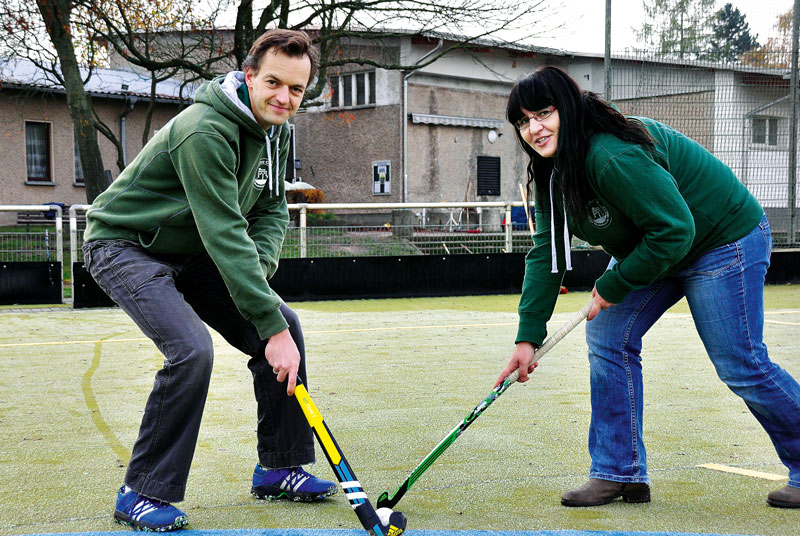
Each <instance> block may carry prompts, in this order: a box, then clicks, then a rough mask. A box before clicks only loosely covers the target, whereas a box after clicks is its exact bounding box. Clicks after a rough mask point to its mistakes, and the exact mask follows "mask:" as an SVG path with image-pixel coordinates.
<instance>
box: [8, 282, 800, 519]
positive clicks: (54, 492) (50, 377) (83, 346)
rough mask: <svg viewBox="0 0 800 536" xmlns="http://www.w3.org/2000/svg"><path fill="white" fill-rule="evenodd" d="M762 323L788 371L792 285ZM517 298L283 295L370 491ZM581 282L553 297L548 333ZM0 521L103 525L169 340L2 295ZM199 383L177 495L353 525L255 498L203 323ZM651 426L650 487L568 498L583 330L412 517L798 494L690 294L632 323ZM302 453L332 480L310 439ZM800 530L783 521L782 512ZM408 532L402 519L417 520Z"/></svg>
mask: <svg viewBox="0 0 800 536" xmlns="http://www.w3.org/2000/svg"><path fill="white" fill-rule="evenodd" d="M766 295H767V310H768V314H767V323H766V325H765V339H766V341H767V343H768V345H769V348H770V352H771V356H772V358H773V360H775V361H777V362H778V363H780V364H781V365H782V366H783V367H784V368H786V369H787V370H789V371H790V372H791V373H792V374H793V375H794V376H795V377H796V378H800V308H798V304H800V286H776V287H768V288H767V294H766ZM518 298H519V297H518V296H481V297H463V298H430V299H428V298H425V299H413V300H370V301H366V300H361V301H339V302H303V303H294V304H291V305H292V306H293V307H294V308H295V310H296V311H297V312H298V314H299V316H300V319H301V321H302V323H303V326H304V330H305V335H306V348H307V354H308V372H309V391H310V393H311V396H312V397H313V398H314V400H315V402H316V404H317V406H318V407H319V409H320V410H321V411H322V414H323V416H324V417H325V420H326V422H327V424H328V426H329V428H330V429H331V431H332V432H333V434H334V436H335V438H336V440H337V441H338V443H339V445H340V446H341V448H342V450H343V451H344V453H345V454H346V456H347V457H348V459H349V461H350V464H351V465H352V467H353V468H354V470H355V471H356V473H357V475H358V477H360V480H361V482H362V484H363V485H364V487H365V489H366V491H367V493H368V494H369V495H370V496H371V497H372V498H373V501H374V500H376V499H377V496H378V494H379V493H380V492H381V491H392V490H394V488H395V487H396V486H397V485H398V484H399V483H400V482H401V481H402V480H403V479H404V478H405V477H406V475H407V474H408V472H409V471H411V470H412V469H413V468H414V467H415V466H416V465H417V464H418V463H419V462H420V461H421V460H422V459H423V458H424V456H425V455H426V454H427V453H428V452H429V450H430V449H431V448H433V447H434V446H435V445H436V444H437V443H438V442H439V441H440V440H441V439H442V438H443V437H444V436H445V435H446V434H447V433H448V432H449V431H450V430H451V429H452V428H453V427H454V426H455V425H457V424H458V422H459V421H460V420H461V419H462V418H464V417H465V416H466V415H467V414H468V413H469V411H470V410H471V409H472V408H473V407H474V406H475V405H476V404H477V403H478V402H480V401H481V400H482V399H483V398H484V397H485V396H486V395H488V394H489V392H490V391H491V389H492V386H493V384H494V381H495V379H496V378H497V375H498V374H499V372H500V370H501V369H502V367H503V366H504V365H505V362H506V360H507V359H508V355H509V354H510V352H511V349H512V347H513V339H514V335H515V333H516V320H517V316H516V313H515V310H516V304H517V301H518ZM588 299H589V294H588V293H585V292H584V293H578V292H570V293H568V294H565V295H562V296H561V297H560V298H559V301H558V306H557V312H556V315H555V316H554V318H553V320H552V322H551V323H550V331H551V332H552V331H554V330H555V329H556V328H557V327H558V326H559V325H560V324H561V323H562V322H564V321H566V320H567V319H568V318H569V317H570V316H571V315H572V314H573V313H574V311H577V310H578V309H580V307H581V306H582V305H583V304H584V303H585V302H586V301H587V300H588ZM0 322H2V325H3V327H4V329H3V330H2V332H0V355H1V356H2V357H1V358H0V427H2V430H3V434H2V436H1V437H0V451H1V452H2V457H1V459H0V504H2V508H0V534H23V533H46V532H75V531H95V530H96V531H100V530H112V529H114V528H120V530H123V529H122V528H121V527H119V526H117V525H115V524H113V523H112V522H111V519H110V514H111V511H112V509H113V503H114V493H115V490H116V488H117V487H118V486H119V485H120V484H121V482H122V478H123V475H124V467H125V463H126V462H127V458H128V456H129V455H130V448H131V445H132V444H133V441H134V440H135V437H136V433H137V431H138V425H139V419H140V418H141V412H142V409H143V407H144V402H145V399H146V397H147V395H148V393H149V390H150V388H151V386H152V382H153V375H154V373H155V371H156V370H157V369H158V367H160V366H161V363H162V361H163V358H162V357H161V356H160V355H159V353H158V352H157V350H156V349H155V347H154V346H153V345H152V343H150V342H149V341H147V340H144V339H143V337H142V335H141V333H140V332H139V331H138V329H137V328H136V327H135V325H134V324H133V323H132V322H131V321H130V320H129V319H128V318H127V317H126V316H125V314H124V313H122V312H121V311H119V310H117V309H99V310H77V311H73V310H68V309H67V310H55V311H54V310H45V311H29V310H26V311H9V310H5V311H2V312H0ZM214 341H215V344H216V348H217V355H216V358H215V368H214V373H213V376H212V381H211V389H210V393H209V397H208V402H207V405H206V410H205V416H204V421H203V425H202V429H201V433H200V439H199V442H198V446H197V452H196V454H195V458H194V462H193V465H192V473H191V475H190V479H189V488H188V492H187V497H186V501H185V502H184V503H182V504H181V507H182V508H183V509H184V510H185V511H186V512H187V513H188V514H189V517H190V521H191V528H196V529H208V528H221V529H224V528H304V527H306V528H358V527H359V525H358V521H357V519H356V518H355V516H354V515H353V512H352V510H351V508H350V507H349V505H348V503H347V501H346V499H345V498H344V496H343V495H342V494H341V492H340V493H339V494H337V495H336V496H334V497H333V498H332V499H330V500H327V501H325V502H324V503H322V504H312V505H309V504H300V503H286V502H261V501H257V500H255V499H253V498H252V497H251V496H250V494H249V489H250V475H251V473H252V469H253V466H254V464H255V462H256V455H255V432H254V431H255V403H254V401H253V395H252V379H251V377H250V373H249V371H248V370H247V366H246V362H247V358H246V357H245V356H243V355H241V354H239V353H238V352H236V351H235V350H234V349H232V348H231V347H230V346H228V345H227V344H226V343H225V342H224V341H223V340H222V339H221V338H220V337H219V336H218V335H216V334H214ZM644 345H645V346H644V352H643V355H644V377H645V390H646V391H645V441H646V444H647V447H648V463H649V466H650V472H651V477H652V479H653V501H652V502H651V503H649V504H639V505H630V504H623V503H621V502H615V503H613V504H609V505H606V506H603V507H597V508H579V509H572V508H564V507H562V506H560V502H559V498H560V496H561V493H562V492H563V491H565V490H566V489H569V488H571V487H574V486H577V485H580V484H582V483H583V482H584V480H585V479H586V477H587V471H588V466H589V459H588V452H587V448H586V436H587V428H588V421H589V414H590V409H589V393H588V391H589V385H588V366H587V361H586V346H585V342H584V340H583V328H582V326H579V327H578V328H576V329H575V330H574V331H573V332H572V333H570V334H569V335H568V336H567V337H566V338H565V339H564V340H563V341H561V342H560V343H559V344H558V345H556V346H555V348H554V349H553V350H552V351H551V352H550V353H549V354H548V355H547V356H545V357H544V358H543V359H542V361H541V365H540V366H539V368H538V369H537V370H536V372H535V373H534V375H533V380H532V381H531V382H528V383H527V384H517V385H514V386H512V387H511V388H510V389H509V390H508V391H507V392H506V393H505V394H504V395H503V396H502V397H501V398H500V399H498V401H497V402H495V403H494V404H493V405H492V407H491V408H489V409H488V410H487V411H486V412H485V413H484V414H483V415H481V417H480V418H479V419H478V420H476V421H475V423H474V424H473V425H472V426H471V427H470V428H469V430H467V431H466V432H464V434H463V435H462V436H461V437H460V438H459V439H458V440H457V441H456V442H455V443H454V444H453V445H452V446H451V447H450V448H449V450H447V451H446V452H445V453H444V455H442V457H441V458H439V460H438V461H437V462H436V463H435V464H434V465H433V466H432V467H431V468H430V469H429V470H428V471H427V472H426V473H425V474H424V475H423V476H422V477H421V478H420V479H419V480H418V481H417V482H416V483H415V484H414V487H412V489H411V490H410V491H409V492H408V493H407V495H406V497H405V498H404V499H403V500H402V501H401V502H400V504H399V505H398V506H397V508H396V509H398V510H402V511H403V512H404V513H406V515H407V516H408V518H409V529H410V531H413V529H440V530H446V529H452V530H470V529H473V530H477V529H481V530H544V529H548V530H559V529H576V530H577V529H582V530H629V531H676V532H678V531H680V532H698V533H708V532H713V533H721V534H759V535H784V534H791V533H792V532H791V531H790V532H787V527H795V528H796V527H798V526H800V511H796V510H795V511H791V510H782V509H775V508H769V507H767V505H766V504H765V498H766V494H767V493H768V492H769V491H770V490H772V489H775V488H777V487H780V486H782V485H783V484H784V483H785V480H784V481H777V482H772V481H767V480H762V479H757V478H752V477H745V476H739V475H733V474H728V473H722V472H717V471H711V470H708V469H701V468H698V467H697V465H699V464H703V463H718V464H723V465H729V466H734V467H741V468H746V469H752V470H757V471H762V472H767V473H775V474H778V475H783V476H785V475H786V473H787V472H786V469H785V468H784V467H783V465H781V464H780V462H779V461H778V458H777V456H776V454H775V452H774V449H773V448H772V446H771V444H770V442H769V439H768V438H767V436H766V434H764V432H763V431H762V430H761V428H760V426H759V425H758V424H757V422H756V421H755V419H754V418H753V417H752V416H751V415H750V414H749V412H747V410H746V409H745V407H744V404H743V403H742V402H741V401H740V400H739V399H738V398H737V397H735V396H734V395H733V394H731V393H730V392H729V391H728V389H727V388H726V387H725V386H724V385H723V384H722V383H721V382H720V381H719V380H718V379H717V378H716V376H715V374H714V371H713V367H712V365H711V363H710V362H709V360H708V358H707V357H706V355H705V352H704V350H703V348H702V344H701V343H700V340H699V338H698V337H697V335H696V333H695V331H694V328H693V326H692V321H691V318H690V317H689V316H688V309H687V308H686V306H685V302H681V303H679V304H678V305H676V306H675V307H674V308H673V309H672V310H671V311H670V312H669V313H668V314H667V315H666V316H665V317H664V318H663V319H662V320H661V321H660V322H659V323H658V324H657V325H656V327H655V328H654V329H653V330H652V331H651V333H649V334H648V335H647V336H646V337H645V342H644ZM317 456H318V460H319V461H318V462H317V463H316V464H315V465H314V466H313V467H311V468H310V470H311V471H312V472H313V473H315V474H317V475H319V476H322V477H326V478H329V479H333V473H332V471H331V469H330V467H329V466H328V464H327V462H326V461H325V458H324V456H323V455H322V453H321V452H320V451H319V450H318V455H317ZM795 533H796V530H795ZM410 534H413V532H410Z"/></svg>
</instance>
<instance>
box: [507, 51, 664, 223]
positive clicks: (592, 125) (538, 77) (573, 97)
mask: <svg viewBox="0 0 800 536" xmlns="http://www.w3.org/2000/svg"><path fill="white" fill-rule="evenodd" d="M547 106H555V107H556V110H557V111H558V116H559V120H560V122H561V126H560V127H559V131H558V140H557V148H556V155H555V158H542V157H541V156H539V154H538V153H537V152H536V151H534V150H533V148H532V147H531V146H530V145H528V144H527V143H526V142H525V140H524V139H523V138H522V134H521V133H520V131H519V129H517V128H516V126H515V127H514V131H515V132H516V134H517V141H518V142H519V144H520V146H521V147H522V149H523V150H524V151H525V152H526V153H528V156H529V157H530V161H529V162H528V183H527V188H528V195H529V196H530V192H531V186H532V185H533V184H535V185H536V187H537V188H540V189H541V188H544V189H545V190H544V191H547V189H548V188H549V179H550V173H551V172H552V170H553V166H555V168H556V170H557V174H558V177H559V179H560V180H558V181H555V184H554V195H556V192H558V193H559V194H560V193H561V192H563V195H564V199H565V200H566V205H567V210H568V211H569V213H570V214H571V215H572V216H573V217H575V218H581V217H583V216H585V215H586V203H587V202H588V201H589V200H590V199H591V198H592V197H594V195H593V194H592V190H591V187H590V185H589V182H588V181H587V180H586V171H585V162H586V153H587V152H588V150H589V138H590V137H591V135H592V134H593V133H596V132H608V133H610V134H613V135H614V136H616V137H618V138H620V139H622V140H625V141H630V142H633V143H636V144H639V145H642V146H644V147H646V148H648V149H652V148H653V147H654V146H655V145H654V143H653V139H652V138H651V137H650V135H649V134H648V132H647V130H646V129H645V128H644V126H643V125H642V124H641V123H640V122H639V121H636V120H633V119H628V118H626V117H625V116H623V115H622V114H621V113H619V112H618V111H617V110H615V109H614V108H613V107H611V106H610V105H609V104H607V103H606V102H604V101H602V100H601V99H600V98H599V97H598V96H597V94H596V93H592V92H590V91H584V90H582V89H581V88H580V87H579V86H578V84H577V83H576V82H575V80H573V79H572V77H570V76H569V75H568V74H567V73H566V72H564V71H563V70H561V69H559V68H558V67H552V66H547V67H541V68H540V69H538V70H537V71H536V72H534V73H533V74H530V75H528V76H527V77H525V78H523V79H522V80H520V81H518V82H517V83H516V84H514V87H513V88H512V89H511V95H509V97H508V105H507V107H506V117H507V119H508V121H509V122H510V123H511V124H512V125H515V124H516V122H517V121H518V120H519V119H521V118H522V117H523V115H524V114H523V113H522V108H525V109H526V110H528V111H530V112H534V111H537V110H541V109H542V108H546V107H547ZM540 191H541V190H540Z"/></svg>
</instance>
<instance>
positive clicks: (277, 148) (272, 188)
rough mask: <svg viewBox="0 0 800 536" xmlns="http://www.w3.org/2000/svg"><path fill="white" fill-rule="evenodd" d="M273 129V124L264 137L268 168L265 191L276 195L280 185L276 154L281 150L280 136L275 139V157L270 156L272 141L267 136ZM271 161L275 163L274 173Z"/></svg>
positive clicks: (270, 134) (278, 154)
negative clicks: (267, 184)
mask: <svg viewBox="0 0 800 536" xmlns="http://www.w3.org/2000/svg"><path fill="white" fill-rule="evenodd" d="M274 130H275V126H274V125H273V126H271V127H269V130H268V131H267V135H266V137H265V138H264V140H265V141H266V144H267V169H268V177H269V188H268V190H267V191H269V192H271V193H274V194H275V195H278V193H279V192H280V187H279V185H278V173H279V171H280V170H279V169H278V156H280V154H281V153H280V150H281V139H280V136H279V137H278V138H276V139H275V157H274V158H273V156H272V142H271V141H270V140H269V137H270V136H272V133H273V132H274ZM273 162H274V163H275V165H274V167H275V172H274V173H273V171H272V168H273ZM273 179H274V180H273ZM273 183H274V186H273Z"/></svg>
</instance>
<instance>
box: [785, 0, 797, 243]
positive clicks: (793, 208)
mask: <svg viewBox="0 0 800 536" xmlns="http://www.w3.org/2000/svg"><path fill="white" fill-rule="evenodd" d="M798 21H800V0H794V13H793V16H792V72H791V76H790V79H791V85H792V87H791V89H790V92H789V94H790V95H791V100H792V119H791V125H790V126H789V192H788V193H789V207H788V208H789V245H790V246H791V245H792V244H794V243H795V242H797V120H798V117H797V112H798V110H797V107H798V104H797V69H798V64H797V55H798V50H797V49H798V26H800V24H798Z"/></svg>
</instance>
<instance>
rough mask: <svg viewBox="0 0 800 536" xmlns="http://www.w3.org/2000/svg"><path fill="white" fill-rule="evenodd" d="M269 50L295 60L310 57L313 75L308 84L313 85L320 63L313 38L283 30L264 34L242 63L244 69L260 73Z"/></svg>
mask: <svg viewBox="0 0 800 536" xmlns="http://www.w3.org/2000/svg"><path fill="white" fill-rule="evenodd" d="M273 49H274V50H273ZM268 50H273V53H277V52H283V53H284V54H286V55H287V56H291V57H293V58H302V57H303V56H308V59H310V60H311V74H309V76H308V82H309V83H311V80H313V79H314V75H315V74H316V72H317V64H318V63H319V52H317V48H316V47H315V46H314V44H313V43H312V42H311V38H310V37H308V34H307V33H305V32H302V31H299V30H286V29H282V28H276V29H274V30H268V31H266V32H264V33H263V34H261V36H260V37H259V38H258V39H256V40H255V42H253V46H251V47H250V51H249V52H248V53H247V58H245V60H244V63H242V69H246V68H247V67H250V68H251V69H253V70H254V71H256V72H258V69H259V66H260V63H261V58H262V57H264V54H265V53H266V52H267V51H268Z"/></svg>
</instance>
